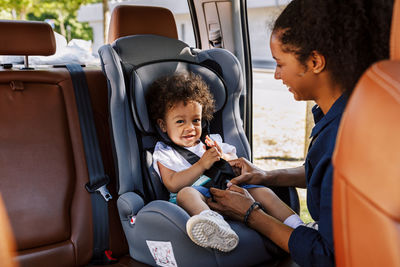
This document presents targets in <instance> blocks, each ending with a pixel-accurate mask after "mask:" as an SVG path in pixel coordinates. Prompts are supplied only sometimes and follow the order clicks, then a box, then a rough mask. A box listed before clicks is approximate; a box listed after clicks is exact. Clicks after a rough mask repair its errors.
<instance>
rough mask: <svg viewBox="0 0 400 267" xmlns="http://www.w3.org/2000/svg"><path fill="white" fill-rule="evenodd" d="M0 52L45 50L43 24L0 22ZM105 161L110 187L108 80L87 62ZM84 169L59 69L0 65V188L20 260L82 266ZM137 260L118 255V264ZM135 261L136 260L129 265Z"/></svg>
mask: <svg viewBox="0 0 400 267" xmlns="http://www.w3.org/2000/svg"><path fill="white" fill-rule="evenodd" d="M0 33H1V34H0V43H1V44H2V46H1V47H0V55H51V54H54V52H55V47H56V45H55V40H54V35H53V31H52V29H51V28H50V26H49V25H48V24H46V23H38V22H22V21H0ZM85 75H86V78H87V83H88V86H89V92H90V96H91V102H92V106H93V114H94V120H95V124H96V129H97V134H98V139H99V142H100V148H101V152H102V158H103V163H104V168H105V171H106V173H107V174H109V176H110V178H111V182H110V185H109V189H110V192H111V194H113V195H116V193H115V179H113V177H114V165H113V159H112V154H111V148H110V138H109V137H110V136H109V128H108V102H107V84H106V80H105V77H104V76H103V74H102V72H101V71H100V69H89V70H88V69H85ZM87 182H88V171H87V166H86V160H85V154H84V149H83V143H82V137H81V130H80V126H79V118H78V112H77V108H76V102H75V95H74V89H73V85H72V81H71V77H70V74H69V72H68V71H67V70H66V69H64V68H51V67H50V68H42V69H33V70H32V69H30V70H27V69H26V70H23V69H22V70H21V69H20V68H19V67H18V68H17V67H14V68H12V69H4V68H0V193H1V195H2V197H3V199H4V202H5V206H6V210H7V212H8V215H9V218H10V222H11V227H12V229H13V233H14V236H15V240H16V245H17V261H18V262H19V264H20V266H84V265H87V264H89V262H90V260H91V258H92V254H93V220H92V205H91V200H90V194H89V193H88V192H87V191H86V189H85V184H86V183H87ZM115 202H116V198H115V199H113V200H111V201H109V226H110V238H109V240H110V248H111V250H112V251H113V256H114V257H115V256H116V257H118V258H121V257H123V256H125V255H126V254H127V253H128V246H127V243H126V240H125V237H124V234H123V231H122V228H121V223H120V221H119V217H118V212H117V210H116V203H115ZM135 264H136V262H135V261H134V260H132V259H130V258H129V257H125V258H121V260H120V264H116V266H119V265H123V266H132V265H135ZM135 266H136V265H135Z"/></svg>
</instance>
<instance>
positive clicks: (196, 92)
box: [146, 73, 215, 122]
mask: <svg viewBox="0 0 400 267" xmlns="http://www.w3.org/2000/svg"><path fill="white" fill-rule="evenodd" d="M191 101H195V102H197V103H199V104H200V105H201V106H202V119H204V120H208V121H210V120H211V119H212V117H213V114H214V111H215V101H214V98H213V96H212V94H211V93H210V90H209V88H208V85H207V84H206V83H205V82H204V80H203V79H202V78H201V77H200V76H199V75H195V74H193V73H188V74H186V73H177V74H174V75H171V76H166V77H161V78H159V79H157V80H156V81H154V82H153V84H152V85H151V86H150V87H149V90H148V92H147V95H146V103H147V106H148V111H149V114H150V117H151V119H152V121H153V122H156V121H157V119H164V118H165V114H166V113H167V111H168V110H169V109H170V108H172V107H173V106H174V105H176V104H177V103H179V102H183V103H184V105H186V104H187V103H188V102H191Z"/></svg>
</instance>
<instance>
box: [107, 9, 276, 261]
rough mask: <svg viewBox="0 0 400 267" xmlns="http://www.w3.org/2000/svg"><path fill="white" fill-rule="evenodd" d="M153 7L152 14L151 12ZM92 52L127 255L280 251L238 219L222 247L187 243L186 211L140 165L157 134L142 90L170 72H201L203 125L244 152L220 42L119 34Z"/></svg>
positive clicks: (231, 65)
mask: <svg viewBox="0 0 400 267" xmlns="http://www.w3.org/2000/svg"><path fill="white" fill-rule="evenodd" d="M118 8H133V9H134V8H143V7H134V6H125V7H124V6H119V7H118ZM146 9H147V11H148V10H151V11H152V12H153V13H154V14H157V13H159V12H161V13H163V14H164V15H165V14H166V13H167V14H169V16H170V17H171V18H172V20H173V17H172V13H170V11H168V10H166V9H162V8H154V7H146ZM114 12H115V11H114ZM154 14H153V18H154V16H155V17H157V15H154ZM149 19H151V18H149ZM173 25H174V26H175V22H173ZM99 54H100V58H101V61H102V68H103V71H104V73H105V75H106V77H107V80H108V85H109V105H110V116H111V121H110V124H111V128H112V136H113V144H114V156H115V163H116V170H117V177H118V182H119V189H118V193H119V195H120V196H119V199H118V210H119V215H120V219H121V223H122V226H123V229H124V231H125V235H126V238H127V241H128V244H129V252H130V255H131V257H133V258H134V259H136V260H138V261H141V262H144V263H147V264H150V265H154V264H158V265H160V264H161V265H162V264H163V262H164V263H165V262H169V263H171V265H165V266H173V264H172V263H174V264H178V265H180V266H249V265H256V264H260V263H267V262H271V263H272V262H274V261H275V259H276V256H277V255H278V254H279V253H281V250H280V249H278V248H277V247H276V246H275V245H274V244H273V243H272V242H271V241H270V240H268V239H266V238H264V237H262V236H260V235H259V234H258V233H257V232H256V231H254V230H252V229H250V228H248V227H246V226H245V225H244V224H242V223H240V222H235V221H228V222H229V224H230V225H231V227H232V228H233V229H234V230H235V231H236V233H237V234H238V235H239V239H240V241H239V245H238V246H237V248H236V249H235V250H233V251H232V252H230V253H221V252H218V251H216V250H213V249H207V248H202V247H199V246H197V245H196V244H194V243H193V242H192V241H191V240H190V239H189V237H188V236H187V234H186V227H185V226H186V221H187V220H188V219H189V215H188V214H187V213H186V212H185V211H184V210H183V209H182V208H180V207H179V206H177V205H175V204H172V203H169V202H168V201H165V200H167V199H168V192H167V190H166V189H165V187H164V186H163V185H162V183H161V181H160V179H159V177H157V176H156V175H154V173H152V172H154V170H152V169H151V168H150V169H149V168H148V167H149V166H151V163H152V159H151V151H152V149H153V148H154V146H155V143H156V142H157V134H156V130H155V128H154V127H153V125H152V124H151V122H150V119H149V116H148V113H147V106H146V102H145V95H146V90H147V88H148V87H149V86H150V85H151V84H152V82H153V81H154V80H156V79H158V78H159V77H161V76H166V75H171V74H173V73H176V72H193V73H195V74H198V75H201V76H202V78H203V79H204V80H205V82H206V83H207V84H208V85H209V86H210V90H211V92H212V94H213V95H214V98H215V100H216V110H217V111H216V113H215V114H214V119H213V120H212V121H211V125H210V132H211V133H219V134H221V136H222V137H223V140H224V141H225V142H227V143H229V144H232V145H234V146H235V147H236V149H237V155H238V156H239V157H245V158H249V157H250V147H249V144H248V142H247V139H246V137H245V134H244V131H243V127H242V121H241V119H240V114H239V97H240V93H241V90H242V88H243V81H242V74H241V69H240V64H239V62H238V60H237V59H236V57H235V56H234V55H233V54H232V53H230V52H228V51H226V50H224V49H211V50H207V51H199V50H195V49H192V48H190V47H189V46H188V45H187V44H185V43H183V42H181V41H179V40H177V39H174V38H170V37H165V36H161V35H152V34H137V35H131V36H126V37H121V38H119V39H117V40H115V41H114V42H113V43H112V44H111V45H104V46H102V47H101V48H100V49H99ZM145 203H147V204H146V205H145Z"/></svg>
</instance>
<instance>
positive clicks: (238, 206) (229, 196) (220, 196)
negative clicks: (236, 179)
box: [207, 185, 254, 221]
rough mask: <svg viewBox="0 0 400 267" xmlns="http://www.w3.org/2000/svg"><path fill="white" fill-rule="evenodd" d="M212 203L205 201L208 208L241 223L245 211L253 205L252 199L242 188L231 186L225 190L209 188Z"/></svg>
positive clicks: (208, 200)
mask: <svg viewBox="0 0 400 267" xmlns="http://www.w3.org/2000/svg"><path fill="white" fill-rule="evenodd" d="M210 193H211V194H212V195H213V199H214V201H215V202H214V201H213V200H212V199H211V198H209V199H207V204H208V206H209V207H210V208H211V209H213V210H215V211H217V212H219V213H221V214H224V215H226V216H228V217H230V218H232V219H235V220H238V221H243V220H244V216H245V215H246V212H247V210H248V209H249V207H250V206H251V204H253V203H254V199H253V197H252V196H251V195H250V193H249V192H248V191H247V190H246V189H243V188H240V187H238V186H236V185H232V186H231V187H229V188H228V189H226V190H220V189H216V188H210Z"/></svg>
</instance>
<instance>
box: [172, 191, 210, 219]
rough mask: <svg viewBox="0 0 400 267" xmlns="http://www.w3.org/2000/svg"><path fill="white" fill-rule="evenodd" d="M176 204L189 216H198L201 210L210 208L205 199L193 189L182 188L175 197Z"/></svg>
mask: <svg viewBox="0 0 400 267" xmlns="http://www.w3.org/2000/svg"><path fill="white" fill-rule="evenodd" d="M176 202H177V204H178V205H179V206H181V207H182V208H183V209H184V210H186V212H187V213H189V215H190V216H193V215H196V214H200V212H202V211H203V210H209V209H210V208H209V207H208V205H207V204H206V198H205V197H204V196H203V195H202V194H201V193H200V192H199V191H197V190H196V189H194V188H193V187H184V188H182V189H181V190H180V191H179V192H178V195H177V196H176Z"/></svg>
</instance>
